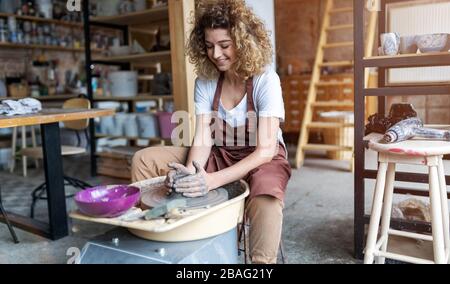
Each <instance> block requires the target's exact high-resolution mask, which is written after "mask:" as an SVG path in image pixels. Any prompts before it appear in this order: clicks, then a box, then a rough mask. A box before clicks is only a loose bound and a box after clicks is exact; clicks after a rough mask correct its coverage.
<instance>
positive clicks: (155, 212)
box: [145, 199, 186, 220]
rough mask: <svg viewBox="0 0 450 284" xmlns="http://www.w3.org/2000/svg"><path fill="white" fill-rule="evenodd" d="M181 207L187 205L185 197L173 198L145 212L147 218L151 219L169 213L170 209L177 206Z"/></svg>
mask: <svg viewBox="0 0 450 284" xmlns="http://www.w3.org/2000/svg"><path fill="white" fill-rule="evenodd" d="M180 207H186V200H185V199H174V200H171V201H169V202H167V203H165V204H162V205H159V206H157V207H154V208H153V209H151V210H149V211H148V212H147V213H145V220H151V219H155V218H158V217H161V216H164V215H166V214H167V213H169V212H170V211H172V210H174V209H176V208H180Z"/></svg>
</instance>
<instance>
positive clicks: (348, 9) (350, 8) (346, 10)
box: [330, 7, 353, 14]
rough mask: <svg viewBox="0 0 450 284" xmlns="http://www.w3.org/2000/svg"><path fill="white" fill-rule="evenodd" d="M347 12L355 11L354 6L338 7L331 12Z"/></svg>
mask: <svg viewBox="0 0 450 284" xmlns="http://www.w3.org/2000/svg"><path fill="white" fill-rule="evenodd" d="M347 12H353V7H344V8H336V9H332V10H330V13H331V14H333V13H347Z"/></svg>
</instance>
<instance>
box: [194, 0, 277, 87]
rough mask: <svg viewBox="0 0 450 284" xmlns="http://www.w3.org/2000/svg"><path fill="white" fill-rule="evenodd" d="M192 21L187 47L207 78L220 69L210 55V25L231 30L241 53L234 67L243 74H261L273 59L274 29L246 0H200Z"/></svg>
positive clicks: (238, 52)
mask: <svg viewBox="0 0 450 284" xmlns="http://www.w3.org/2000/svg"><path fill="white" fill-rule="evenodd" d="M192 21H193V24H194V28H193V30H192V32H191V34H190V36H189V39H188V42H187V45H186V50H187V55H188V56H189V58H190V62H191V63H192V64H194V65H195V68H196V72H197V75H198V76H201V77H203V78H206V79H215V78H217V77H218V76H219V71H218V70H217V68H216V66H215V65H214V64H213V63H212V62H211V61H210V60H209V58H208V55H207V50H206V45H205V29H208V28H211V29H227V30H228V31H229V32H230V36H231V38H232V40H233V44H234V46H235V48H236V56H237V60H236V63H235V64H233V66H232V69H233V71H234V72H235V73H236V74H237V75H239V76H240V77H241V78H244V79H248V78H249V77H252V76H254V75H258V74H261V73H263V72H264V69H265V67H266V66H267V65H269V64H271V63H272V54H273V49H272V44H271V41H270V36H269V35H270V33H269V32H268V31H267V30H266V29H265V26H264V23H263V22H262V21H261V20H260V19H259V18H258V17H257V16H256V15H255V14H254V13H253V11H252V10H251V9H250V8H249V7H247V6H246V4H245V1H244V0H200V1H198V2H197V5H196V11H195V16H194V17H193V20H192Z"/></svg>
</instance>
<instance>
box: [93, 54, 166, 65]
mask: <svg viewBox="0 0 450 284" xmlns="http://www.w3.org/2000/svg"><path fill="white" fill-rule="evenodd" d="M169 60H170V51H158V52H148V53H142V54H132V55H125V56H110V57H98V58H93V60H92V61H94V62H98V63H102V62H105V63H108V62H136V63H142V62H155V61H169Z"/></svg>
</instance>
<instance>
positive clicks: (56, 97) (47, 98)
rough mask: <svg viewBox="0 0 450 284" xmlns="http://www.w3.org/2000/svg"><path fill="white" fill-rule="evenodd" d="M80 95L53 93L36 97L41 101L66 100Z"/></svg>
mask: <svg viewBox="0 0 450 284" xmlns="http://www.w3.org/2000/svg"><path fill="white" fill-rule="evenodd" d="M77 97H78V95H71V94H70V95H66V94H63V95H52V96H42V97H36V98H35V99H37V100H39V101H64V100H68V99H73V98H77Z"/></svg>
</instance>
